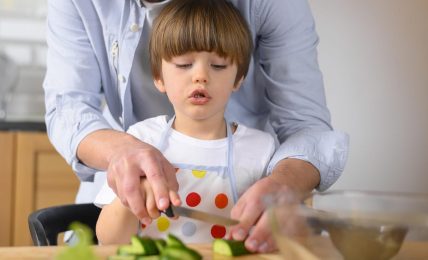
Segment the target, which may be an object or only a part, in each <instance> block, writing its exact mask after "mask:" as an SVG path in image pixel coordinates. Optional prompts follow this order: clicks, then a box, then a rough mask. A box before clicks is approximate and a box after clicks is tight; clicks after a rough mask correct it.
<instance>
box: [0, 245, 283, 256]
mask: <svg viewBox="0 0 428 260" xmlns="http://www.w3.org/2000/svg"><path fill="white" fill-rule="evenodd" d="M189 247H191V248H193V249H196V250H197V251H198V252H199V253H200V254H201V255H202V256H203V259H208V260H209V259H214V260H230V259H232V258H230V257H223V256H220V255H213V253H212V251H211V245H190V246H189ZM64 248H65V247H64V246H48V247H0V260H6V259H8V260H9V259H11V260H18V259H19V260H21V259H22V260H25V259H54V258H55V256H56V255H57V254H58V252H61V250H63V249H64ZM94 249H95V254H96V255H97V256H99V258H100V259H107V257H108V256H110V255H114V254H116V251H117V246H94ZM238 259H242V260H256V259H261V260H263V259H272V260H280V259H282V258H281V256H280V255H279V253H274V254H257V255H248V256H241V257H239V258H238ZM82 260H83V259H82Z"/></svg>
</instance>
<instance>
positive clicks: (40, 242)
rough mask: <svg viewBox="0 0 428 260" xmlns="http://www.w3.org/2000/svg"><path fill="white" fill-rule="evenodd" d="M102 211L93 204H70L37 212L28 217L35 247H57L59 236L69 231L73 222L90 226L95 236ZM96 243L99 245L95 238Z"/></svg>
mask: <svg viewBox="0 0 428 260" xmlns="http://www.w3.org/2000/svg"><path fill="white" fill-rule="evenodd" d="M100 211H101V209H100V208H98V207H97V206H95V205H94V204H92V203H88V204H70V205H61V206H55V207H49V208H44V209H40V210H37V211H35V212H33V213H31V214H30V216H28V226H29V228H30V233H31V238H32V239H33V243H34V245H35V246H52V245H57V240H58V234H59V233H61V232H64V231H67V230H69V226H70V224H71V223H72V222H73V221H79V222H80V223H83V224H86V225H87V226H89V227H90V228H91V229H92V231H94V234H95V225H96V223H97V219H98V216H99V214H100ZM94 243H98V241H97V239H96V236H94Z"/></svg>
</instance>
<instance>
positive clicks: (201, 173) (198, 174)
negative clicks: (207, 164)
mask: <svg viewBox="0 0 428 260" xmlns="http://www.w3.org/2000/svg"><path fill="white" fill-rule="evenodd" d="M206 173H207V171H200V170H192V174H193V176H195V177H196V178H203V177H204V176H205V174H206Z"/></svg>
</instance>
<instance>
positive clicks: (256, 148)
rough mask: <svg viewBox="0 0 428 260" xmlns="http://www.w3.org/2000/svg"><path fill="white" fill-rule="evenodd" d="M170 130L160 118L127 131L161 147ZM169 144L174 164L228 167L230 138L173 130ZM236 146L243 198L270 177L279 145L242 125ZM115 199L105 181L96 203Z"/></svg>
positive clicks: (235, 136)
mask: <svg viewBox="0 0 428 260" xmlns="http://www.w3.org/2000/svg"><path fill="white" fill-rule="evenodd" d="M166 127H167V117H166V116H158V117H153V118H149V119H147V120H144V121H141V122H139V123H137V124H134V125H133V126H131V127H130V128H129V129H128V131H127V132H128V133H129V134H131V135H133V136H135V137H136V138H138V139H140V140H141V141H143V142H145V143H148V144H151V145H153V146H155V147H157V145H158V144H159V140H160V138H161V135H162V132H163V131H164V130H165V128H166ZM168 143H169V145H168V146H167V147H166V149H165V150H164V151H163V155H164V156H165V158H166V159H167V160H168V161H169V162H171V163H182V164H192V165H206V166H226V164H227V160H226V156H225V155H226V151H227V138H223V139H218V140H200V139H196V138H193V137H190V136H186V135H184V134H182V133H180V132H178V131H175V130H174V129H171V133H170V135H168ZM233 145H234V154H233V167H234V173H235V178H236V186H237V191H238V196H241V195H242V194H243V193H244V192H245V191H246V190H247V189H248V188H249V187H250V186H251V185H252V184H253V183H255V182H256V181H257V180H259V179H261V178H262V177H264V176H266V175H267V173H266V170H267V166H268V163H269V161H270V159H271V157H272V155H273V153H274V151H275V142H274V139H273V137H272V136H271V135H270V134H268V133H265V132H262V131H260V130H257V129H252V128H248V127H245V126H244V125H238V127H237V129H236V131H235V133H234V134H233ZM115 198H116V194H115V193H114V192H113V190H112V189H111V188H110V187H109V186H108V184H107V181H104V184H103V186H102V188H101V190H100V191H99V193H98V194H97V196H96V198H95V201H94V203H95V205H97V206H98V207H103V206H104V205H107V204H110V203H111V202H112V201H113V200H114V199H115ZM181 199H183V198H181Z"/></svg>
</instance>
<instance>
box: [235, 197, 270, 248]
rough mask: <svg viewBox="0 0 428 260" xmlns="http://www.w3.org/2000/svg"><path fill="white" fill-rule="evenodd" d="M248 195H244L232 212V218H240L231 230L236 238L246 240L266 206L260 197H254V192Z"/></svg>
mask: <svg viewBox="0 0 428 260" xmlns="http://www.w3.org/2000/svg"><path fill="white" fill-rule="evenodd" d="M246 195H248V196H245V197H242V198H241V199H240V200H239V201H238V203H237V204H236V206H235V207H234V208H233V209H232V212H231V217H232V218H234V219H239V224H237V225H235V226H234V227H232V228H231V230H230V236H231V237H232V238H233V239H234V240H244V239H245V238H246V237H247V235H248V234H249V232H250V229H251V228H252V227H253V225H254V224H255V223H256V222H257V221H258V219H259V218H260V216H261V215H262V213H263V209H264V207H263V204H262V203H261V201H260V199H259V198H253V196H252V195H253V194H246Z"/></svg>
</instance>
